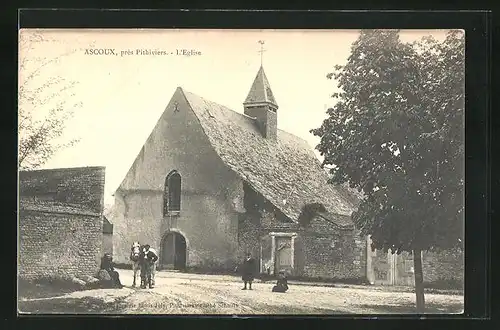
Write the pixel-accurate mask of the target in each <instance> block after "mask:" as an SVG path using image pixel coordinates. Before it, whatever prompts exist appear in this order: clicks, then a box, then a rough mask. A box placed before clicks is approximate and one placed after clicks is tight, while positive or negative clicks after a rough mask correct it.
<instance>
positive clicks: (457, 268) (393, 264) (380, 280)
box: [368, 250, 464, 286]
mask: <svg viewBox="0 0 500 330" xmlns="http://www.w3.org/2000/svg"><path fill="white" fill-rule="evenodd" d="M370 264H371V267H370V269H368V272H369V273H370V274H371V275H370V281H371V282H373V283H374V284H382V285H404V286H413V285H414V284H415V274H414V263H413V254H411V253H408V252H402V253H401V254H399V255H396V254H392V253H390V252H388V253H385V252H383V251H377V250H376V251H370ZM422 270H423V275H424V283H427V284H438V285H441V284H443V283H444V282H451V283H453V284H454V285H457V284H460V283H462V285H463V280H464V261H463V254H462V253H461V252H459V251H455V250H444V251H434V252H429V251H424V252H422Z"/></svg>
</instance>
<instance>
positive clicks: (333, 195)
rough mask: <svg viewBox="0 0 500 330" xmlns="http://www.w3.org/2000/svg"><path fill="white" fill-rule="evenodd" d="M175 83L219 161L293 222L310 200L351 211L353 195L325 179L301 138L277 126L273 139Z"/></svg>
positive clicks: (252, 123) (341, 212)
mask: <svg viewBox="0 0 500 330" xmlns="http://www.w3.org/2000/svg"><path fill="white" fill-rule="evenodd" d="M259 72H260V71H259ZM262 72H263V71H262ZM257 76H259V75H257ZM179 89H180V90H181V91H182V92H183V94H184V96H185V98H186V100H187V102H188V104H189V105H190V107H191V108H192V110H193V111H194V113H195V114H196V116H197V117H198V119H199V121H200V124H201V126H202V128H203V130H204V132H205V134H206V136H207V137H208V140H209V142H210V143H211V145H212V146H213V147H214V149H215V151H216V152H217V153H218V155H219V156H220V158H221V159H222V161H223V162H224V163H225V164H226V165H227V166H228V167H229V168H231V169H232V170H233V171H234V172H236V173H237V174H238V175H239V176H240V177H241V178H242V179H243V180H245V181H246V182H247V183H248V184H249V185H250V186H251V187H252V188H253V189H254V190H255V191H257V192H259V193H260V194H261V195H262V196H264V198H266V199H267V200H268V201H269V202H270V203H272V204H273V205H274V206H275V207H276V208H277V209H279V210H280V211H281V212H283V213H284V214H285V216H287V217H288V218H289V219H290V220H292V221H294V222H297V221H298V217H299V215H300V213H301V211H302V208H303V206H304V205H306V204H311V203H321V204H323V205H324V206H325V208H326V211H327V213H328V214H338V215H348V216H350V215H351V213H352V212H353V211H354V210H355V208H356V206H357V203H358V198H357V197H356V196H355V195H353V194H352V193H351V192H350V191H349V189H347V188H346V187H345V186H334V185H331V184H327V181H328V175H327V174H326V172H325V171H324V170H323V169H322V167H321V164H320V162H319V160H318V159H317V158H316V156H315V154H314V152H313V150H312V148H311V147H310V146H309V144H308V143H307V142H306V141H305V140H303V139H301V138H299V137H297V136H295V135H293V134H290V133H287V132H285V131H282V130H278V133H277V140H276V141H272V140H269V139H265V138H263V137H262V135H261V134H260V131H259V129H258V127H257V126H256V123H255V119H253V118H251V117H248V116H246V115H244V114H241V113H238V112H236V111H233V110H231V109H229V108H227V107H225V106H223V105H220V104H217V103H215V102H212V101H209V100H206V99H204V98H202V97H200V96H197V95H195V94H193V93H190V92H187V91H184V90H182V89H181V88H180V87H179ZM327 213H325V214H327ZM334 218H335V219H341V218H340V217H334ZM335 219H334V220H335ZM342 222H344V219H343V218H342ZM339 225H342V224H340V223H339Z"/></svg>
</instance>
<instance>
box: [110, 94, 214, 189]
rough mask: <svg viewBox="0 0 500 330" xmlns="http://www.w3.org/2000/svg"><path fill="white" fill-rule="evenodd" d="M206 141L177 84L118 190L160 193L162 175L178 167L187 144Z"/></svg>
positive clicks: (205, 142)
mask: <svg viewBox="0 0 500 330" xmlns="http://www.w3.org/2000/svg"><path fill="white" fill-rule="evenodd" d="M202 144H205V146H206V145H207V141H206V138H205V137H204V136H203V131H202V128H201V126H200V125H199V122H198V121H197V119H196V116H194V114H193V112H192V110H191V108H190V106H189V104H188V103H187V102H186V99H185V98H184V96H183V94H182V91H181V89H180V88H178V89H177V90H176V91H175V93H174V95H173V96H172V98H171V100H170V102H169V103H168V105H167V106H166V108H165V111H164V112H163V113H162V115H161V116H160V118H159V120H158V122H157V123H156V125H155V127H154V128H153V130H152V132H151V134H150V135H149V137H148V139H147V140H146V142H145V143H144V145H143V146H142V148H141V150H140V151H139V154H138V155H137V157H136V159H135V160H134V162H133V164H132V166H131V168H130V170H129V171H128V173H127V174H126V176H125V178H124V179H123V181H122V183H121V184H120V186H119V188H118V190H120V191H135V190H137V191H142V192H151V193H162V192H163V191H164V188H165V183H166V181H165V180H166V177H167V175H168V174H169V173H170V172H171V171H174V170H176V171H179V175H181V176H182V175H183V174H184V173H182V172H183V171H181V170H180V169H179V168H178V167H179V166H180V163H183V160H184V159H185V158H187V157H188V156H189V155H188V153H189V150H187V149H188V148H196V146H197V145H198V146H200V145H202Z"/></svg>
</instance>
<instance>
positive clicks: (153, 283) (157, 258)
mask: <svg viewBox="0 0 500 330" xmlns="http://www.w3.org/2000/svg"><path fill="white" fill-rule="evenodd" d="M146 246H149V245H146ZM149 252H151V253H152V254H154V255H155V256H156V261H155V262H154V263H153V264H152V265H151V284H152V285H155V273H156V266H157V265H158V260H159V256H158V252H156V250H155V249H153V248H152V247H149Z"/></svg>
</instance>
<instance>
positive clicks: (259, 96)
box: [243, 66, 278, 140]
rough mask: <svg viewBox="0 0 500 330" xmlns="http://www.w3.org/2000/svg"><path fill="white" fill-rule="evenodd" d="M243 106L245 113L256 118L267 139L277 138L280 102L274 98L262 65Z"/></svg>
mask: <svg viewBox="0 0 500 330" xmlns="http://www.w3.org/2000/svg"><path fill="white" fill-rule="evenodd" d="M243 106H244V109H245V111H244V113H245V115H247V116H250V117H254V118H255V120H256V124H257V126H258V127H259V130H260V131H261V133H262V136H263V137H264V138H266V139H270V140H276V138H277V134H278V113H277V111H278V104H277V103H276V100H275V99H274V95H273V92H272V90H271V86H270V85H269V81H268V80H267V77H266V74H265V73H264V68H263V67H262V66H261V67H260V69H259V72H257V76H256V77H255V80H254V81H253V84H252V87H251V88H250V92H249V93H248V96H247V98H246V100H245V102H244V103H243Z"/></svg>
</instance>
